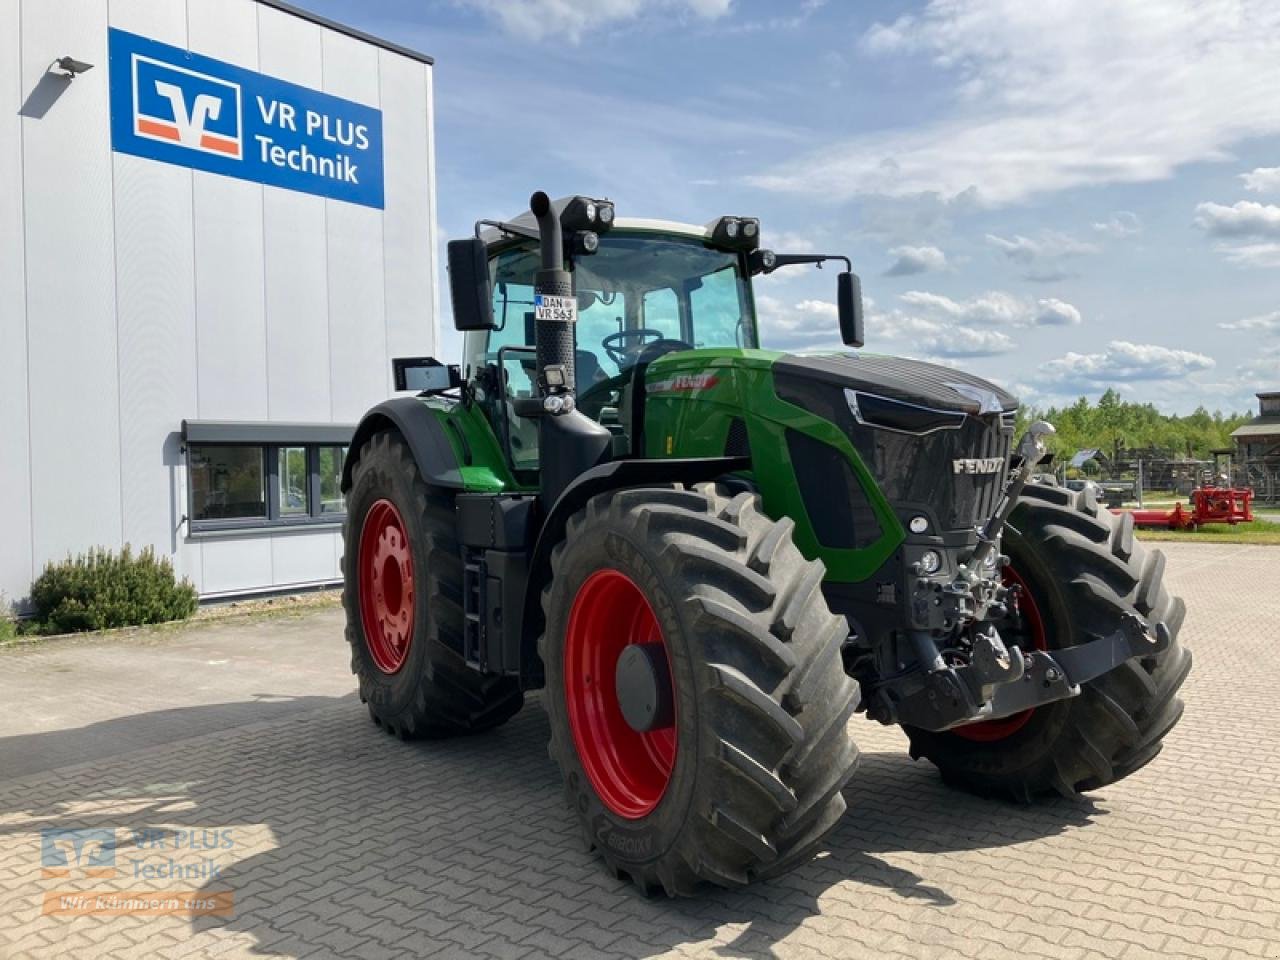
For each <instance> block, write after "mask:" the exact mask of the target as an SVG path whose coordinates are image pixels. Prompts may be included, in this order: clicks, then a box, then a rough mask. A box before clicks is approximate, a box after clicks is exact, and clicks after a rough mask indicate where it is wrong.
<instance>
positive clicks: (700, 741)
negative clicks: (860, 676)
mask: <svg viewBox="0 0 1280 960" xmlns="http://www.w3.org/2000/svg"><path fill="white" fill-rule="evenodd" d="M791 530H792V524H791V522H790V520H786V519H784V520H781V521H777V522H775V521H773V520H771V519H769V517H767V516H765V515H764V514H763V513H762V512H761V511H760V509H759V500H758V498H757V497H756V496H755V495H754V494H750V493H741V494H738V495H737V496H731V495H730V494H729V493H727V492H726V491H725V490H724V489H723V488H718V487H716V486H714V485H712V484H704V485H699V486H697V487H694V488H689V489H686V488H682V487H677V486H665V487H644V488H632V489H626V490H620V491H615V492H611V493H605V494H601V495H599V496H596V497H594V498H592V499H591V500H590V501H589V502H588V503H587V505H586V507H585V508H584V509H583V510H581V511H580V512H578V513H577V514H575V515H574V516H573V517H572V518H570V520H569V524H568V528H567V533H566V537H565V540H564V541H563V542H562V543H561V544H560V545H559V546H558V547H557V548H556V550H555V551H554V553H553V556H552V571H553V573H552V579H551V582H550V583H549V584H548V586H547V588H546V590H545V591H544V593H543V610H544V612H545V613H546V632H545V634H544V635H543V637H542V639H541V641H540V644H539V652H540V653H541V656H542V660H543V663H544V665H545V668H546V678H547V689H546V693H545V695H544V697H545V698H544V703H545V705H546V709H547V713H548V716H549V718H550V721H551V745H550V753H551V756H552V757H553V758H554V759H555V760H556V762H557V763H558V764H559V766H560V770H561V773H562V774H563V776H564V782H565V789H566V793H567V796H568V800H569V804H570V806H571V807H572V809H573V810H574V811H575V813H576V814H577V816H578V817H579V818H580V820H581V823H582V825H583V828H584V830H585V833H586V837H587V840H588V842H589V843H590V845H591V846H593V847H595V848H596V849H598V850H599V851H600V853H601V855H602V856H603V857H604V859H605V861H606V863H608V865H609V866H610V868H611V869H612V870H613V871H614V872H615V873H616V874H618V875H620V876H621V875H625V876H626V877H628V878H630V879H631V880H633V881H634V882H635V883H636V884H637V885H638V886H639V887H640V888H641V889H642V890H644V891H645V892H646V893H647V892H651V891H657V890H665V891H666V892H667V893H668V894H689V893H693V892H695V891H696V890H697V888H698V887H699V885H700V884H701V883H703V882H710V883H714V884H718V885H721V886H737V885H741V884H745V883H748V882H749V881H751V880H753V879H755V878H757V877H760V876H764V875H771V874H774V873H779V872H782V871H784V870H787V869H789V868H791V867H793V866H795V865H797V864H799V863H801V862H803V861H804V860H805V859H806V858H807V857H808V856H809V855H810V854H811V853H812V852H813V850H814V849H815V848H816V846H817V845H818V843H819V842H820V841H821V840H822V838H823V837H824V836H825V835H826V834H827V832H828V831H829V830H830V829H831V828H832V827H833V826H834V825H835V823H836V821H837V820H838V819H839V817H840V815H841V814H842V813H843V812H844V809H845V802H844V797H843V796H842V795H841V789H842V788H843V786H844V785H845V783H846V782H847V781H848V779H849V777H850V776H851V775H852V773H853V770H854V767H855V765H856V763H857V758H858V754H857V749H856V747H855V746H854V744H853V742H852V741H851V739H850V738H849V735H848V732H847V730H846V725H847V721H848V719H849V716H850V715H851V714H852V713H853V711H854V709H855V708H856V707H857V704H858V688H857V685H856V684H855V683H853V681H851V680H850V679H849V678H848V677H847V676H846V675H845V673H844V670H843V669H842V666H841V660H840V646H841V643H842V641H843V640H844V639H845V638H846V636H847V633H848V630H847V626H846V624H845V622H844V620H843V619H842V618H840V617H837V616H835V615H833V614H832V613H831V612H830V610H829V609H828V607H827V604H826V602H825V600H824V599H823V596H822V592H821V589H820V588H821V583H822V578H823V573H824V571H823V567H822V565H821V564H820V563H816V562H809V561H806V560H805V559H804V557H802V556H801V554H800V552H799V551H798V550H797V549H796V547H795V545H794V544H793V543H792V541H791Z"/></svg>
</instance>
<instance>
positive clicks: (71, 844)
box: [40, 827, 116, 877]
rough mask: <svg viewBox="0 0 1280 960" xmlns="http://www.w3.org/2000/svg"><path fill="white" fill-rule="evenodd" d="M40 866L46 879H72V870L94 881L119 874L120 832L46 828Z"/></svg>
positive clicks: (42, 837)
mask: <svg viewBox="0 0 1280 960" xmlns="http://www.w3.org/2000/svg"><path fill="white" fill-rule="evenodd" d="M40 866H41V867H42V871H41V872H42V873H43V875H44V876H46V877H66V876H70V874H71V870H72V868H73V867H74V868H78V869H81V870H83V871H84V873H85V875H86V876H90V877H113V876H115V874H116V832H115V831H114V830H103V829H89V830H75V829H70V830H69V829H65V828H58V827H45V828H44V829H43V830H41V831H40Z"/></svg>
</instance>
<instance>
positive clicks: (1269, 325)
mask: <svg viewBox="0 0 1280 960" xmlns="http://www.w3.org/2000/svg"><path fill="white" fill-rule="evenodd" d="M1218 326H1219V327H1221V328H1222V329H1223V330H1268V331H1273V332H1276V333H1280V310H1272V311H1271V312H1270V313H1260V314H1258V315H1257V316H1253V317H1244V318H1242V319H1240V320H1230V321H1227V322H1226V323H1220V324H1218Z"/></svg>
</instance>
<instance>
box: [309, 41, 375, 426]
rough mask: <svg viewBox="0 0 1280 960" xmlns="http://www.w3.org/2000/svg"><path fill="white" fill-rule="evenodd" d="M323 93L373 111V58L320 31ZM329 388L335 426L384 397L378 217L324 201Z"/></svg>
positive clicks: (366, 49)
mask: <svg viewBox="0 0 1280 960" xmlns="http://www.w3.org/2000/svg"><path fill="white" fill-rule="evenodd" d="M323 44H324V90H325V92H326V93H332V94H335V95H337V96H340V97H346V98H348V99H350V100H355V101H357V102H359V103H364V104H367V105H369V106H371V107H380V106H381V100H380V97H379V90H378V51H377V50H376V49H375V48H373V47H371V46H369V45H367V44H363V43H360V42H359V41H357V40H353V39H352V38H351V37H347V36H343V35H342V34H339V33H334V32H333V31H325V32H324V35H323ZM325 207H326V210H327V218H328V251H329V350H330V382H331V384H332V398H333V405H332V409H331V411H330V415H331V417H332V419H333V420H334V421H335V422H347V421H352V422H354V421H356V420H359V418H360V416H361V415H362V414H363V413H364V411H365V410H367V409H368V408H369V407H370V406H372V405H373V404H374V403H376V402H378V401H379V400H383V399H386V397H387V395H388V394H389V393H390V385H391V363H390V361H389V360H388V358H387V326H386V309H385V292H384V288H383V283H384V276H383V246H382V220H383V212H382V211H380V210H374V209H371V208H369V207H359V206H356V205H354V204H350V203H341V202H339V201H336V200H326V201H325Z"/></svg>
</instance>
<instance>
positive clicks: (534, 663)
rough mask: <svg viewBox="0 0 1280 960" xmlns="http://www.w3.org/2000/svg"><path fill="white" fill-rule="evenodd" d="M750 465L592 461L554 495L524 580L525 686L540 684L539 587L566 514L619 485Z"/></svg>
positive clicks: (739, 461) (707, 476)
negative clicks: (599, 462)
mask: <svg viewBox="0 0 1280 960" xmlns="http://www.w3.org/2000/svg"><path fill="white" fill-rule="evenodd" d="M749 469H751V458H750V457H699V458H674V457H673V458H670V459H665V460H663V459H648V460H611V461H609V462H608V463H602V464H600V465H598V466H595V467H592V468H591V469H590V470H587V471H586V472H584V473H582V474H581V475H579V476H578V477H577V479H575V480H574V481H573V482H572V483H571V484H569V486H568V487H566V488H565V490H564V492H563V493H562V494H560V496H559V497H558V498H557V499H556V502H555V503H554V504H553V505H552V507H551V509H550V510H549V511H548V512H547V515H546V517H545V519H544V520H543V522H542V526H541V529H540V530H539V532H538V539H537V542H536V543H535V545H534V548H533V556H532V557H531V559H530V563H529V580H528V583H527V584H526V586H525V595H524V620H523V642H522V651H523V652H522V656H521V661H522V664H521V674H522V676H523V677H524V678H525V679H524V686H525V687H526V688H533V687H540V686H542V663H541V661H540V660H539V659H538V651H537V644H538V636H539V635H540V634H541V633H542V628H543V624H544V620H543V615H542V588H543V587H544V586H545V585H546V584H547V582H548V580H549V579H550V577H551V551H552V550H554V549H555V547H556V544H558V543H559V542H560V541H561V540H563V539H564V532H565V527H566V526H567V525H568V523H569V518H570V517H571V516H573V514H575V513H577V512H578V511H579V510H581V509H582V508H583V507H584V506H586V503H587V501H588V500H590V499H591V498H592V497H594V496H596V495H598V494H601V493H605V492H607V491H609V490H618V489H621V488H623V487H643V486H650V485H653V484H660V483H702V482H704V481H707V480H714V479H716V478H717V477H721V476H723V475H725V474H727V473H734V472H736V471H739V470H749Z"/></svg>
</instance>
